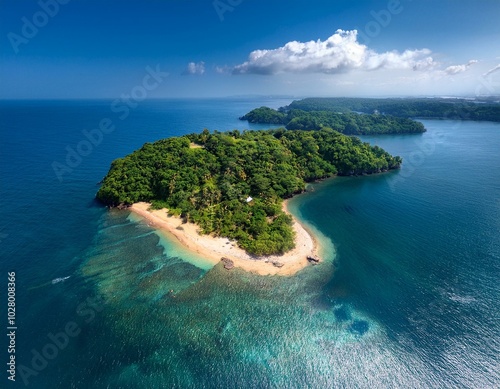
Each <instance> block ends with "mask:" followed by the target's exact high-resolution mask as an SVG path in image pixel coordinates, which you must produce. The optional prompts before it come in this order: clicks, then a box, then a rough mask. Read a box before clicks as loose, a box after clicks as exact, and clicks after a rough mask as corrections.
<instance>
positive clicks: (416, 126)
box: [240, 103, 426, 135]
mask: <svg viewBox="0 0 500 389" xmlns="http://www.w3.org/2000/svg"><path fill="white" fill-rule="evenodd" d="M292 104H293V103H292ZM290 106H291V105H290ZM290 106H289V107H290ZM240 120H247V121H248V122H249V123H261V124H283V125H284V126H285V127H286V129H287V130H321V129H323V128H332V129H335V130H336V131H338V132H340V133H342V134H345V135H379V134H418V133H422V132H425V131H426V129H425V127H424V125H423V124H422V123H420V122H417V121H415V120H412V119H408V118H400V117H395V116H391V115H385V114H380V113H378V112H375V113H372V114H365V113H358V112H333V111H325V110H323V111H314V110H311V111H305V110H302V109H295V108H292V109H284V108H281V109H280V110H275V109H272V108H269V107H260V108H256V109H254V110H252V111H250V112H248V113H247V114H246V115H244V116H241V117H240Z"/></svg>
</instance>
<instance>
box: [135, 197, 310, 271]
mask: <svg viewBox="0 0 500 389" xmlns="http://www.w3.org/2000/svg"><path fill="white" fill-rule="evenodd" d="M149 208H150V204H149V203H144V202H141V203H135V204H133V205H132V206H131V207H130V208H129V209H130V210H131V211H132V212H134V213H135V214H137V215H139V216H141V217H142V218H144V219H146V220H147V221H148V224H149V225H150V226H151V227H153V228H156V229H158V230H161V231H163V232H166V233H167V234H169V235H173V236H174V237H175V238H176V239H177V240H178V241H179V242H180V243H181V244H182V245H183V246H184V247H185V248H187V249H188V250H190V251H192V252H194V253H197V254H198V255H201V256H203V257H205V258H206V259H207V260H210V261H211V262H213V264H214V265H215V264H217V263H218V262H220V261H221V258H223V257H224V258H228V259H230V260H231V261H232V262H233V263H234V266H235V267H238V268H241V269H243V270H245V271H249V272H252V273H256V274H260V275H281V276H291V275H294V274H295V273H297V272H298V271H300V270H302V269H303V268H305V267H306V266H309V265H310V263H309V261H308V260H307V257H308V256H312V257H314V258H318V242H317V241H316V239H315V238H314V237H313V236H312V235H311V234H310V233H309V232H308V231H307V230H306V229H305V228H304V226H303V225H302V224H300V223H299V222H298V220H297V219H296V218H295V217H293V215H292V217H293V230H294V231H295V248H294V249H292V250H290V251H288V252H287V253H285V254H283V255H271V256H262V257H256V256H252V255H250V254H248V253H247V252H246V251H245V250H243V249H241V248H239V247H238V245H237V244H236V242H235V241H230V240H229V239H228V238H221V237H214V236H211V235H200V234H199V233H198V230H199V228H198V226H197V225H196V224H193V223H183V222H182V219H181V218H179V217H175V216H168V213H167V210H166V209H159V210H150V209H149ZM283 210H284V211H285V212H287V213H289V212H288V209H287V201H286V200H285V201H284V202H283ZM276 265H278V266H276Z"/></svg>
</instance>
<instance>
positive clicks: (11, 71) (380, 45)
mask: <svg viewBox="0 0 500 389" xmlns="http://www.w3.org/2000/svg"><path fill="white" fill-rule="evenodd" d="M499 20H500V1H499V0H385V1H379V0H375V1H373V0H372V1H364V0H358V1H352V0H348V1H347V0H346V1H344V0H338V1H336V0H307V1H296V0H119V1H116V0H99V1H94V0H39V1H36V0H30V1H27V0H0V99H78V98H117V97H120V96H122V97H123V96H128V95H130V96H134V98H135V99H137V100H140V99H144V98H192V97H201V98H205V97H225V96H235V95H238V96H240V95H273V96H293V97H306V96H369V97H388V96H443V95H446V96H448V95H449V96H452V95H459V96H462V95H467V96H474V95H500V23H499Z"/></svg>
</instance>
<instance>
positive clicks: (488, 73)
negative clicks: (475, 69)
mask: <svg viewBox="0 0 500 389" xmlns="http://www.w3.org/2000/svg"><path fill="white" fill-rule="evenodd" d="M498 70H500V63H499V64H498V65H497V66H495V67H494V68H491V69H490V70H488V71H487V72H486V73H484V74H483V76H484V77H486V76H489V75H490V74H491V73H495V72H496V71H498Z"/></svg>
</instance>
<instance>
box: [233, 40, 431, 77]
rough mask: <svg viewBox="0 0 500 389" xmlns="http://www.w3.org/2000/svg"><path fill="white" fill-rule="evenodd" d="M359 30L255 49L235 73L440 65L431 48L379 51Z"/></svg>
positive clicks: (345, 70)
mask: <svg viewBox="0 0 500 389" xmlns="http://www.w3.org/2000/svg"><path fill="white" fill-rule="evenodd" d="M357 34H358V33H357V31H356V30H352V31H343V30H337V31H336V32H335V34H333V35H332V36H331V37H329V38H328V39H326V40H325V41H321V40H317V41H309V42H298V41H292V42H288V43H287V44H285V45H284V46H283V47H279V48H277V49H273V50H255V51H252V52H251V53H250V55H249V56H248V60H247V61H246V62H244V63H242V64H240V65H237V66H235V67H234V68H233V71H232V72H233V74H266V75H270V74H277V73H285V72H288V73H325V74H334V73H345V72H349V71H351V70H355V69H359V70H367V71H368V70H377V69H411V70H428V69H432V68H434V67H435V66H437V63H436V62H434V60H433V58H432V57H431V56H430V54H431V51H430V50H428V49H421V50H405V51H404V52H402V53H400V52H398V51H388V52H385V53H377V52H375V51H374V50H371V49H369V48H368V47H367V46H366V45H363V44H361V43H359V42H358V40H357Z"/></svg>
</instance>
